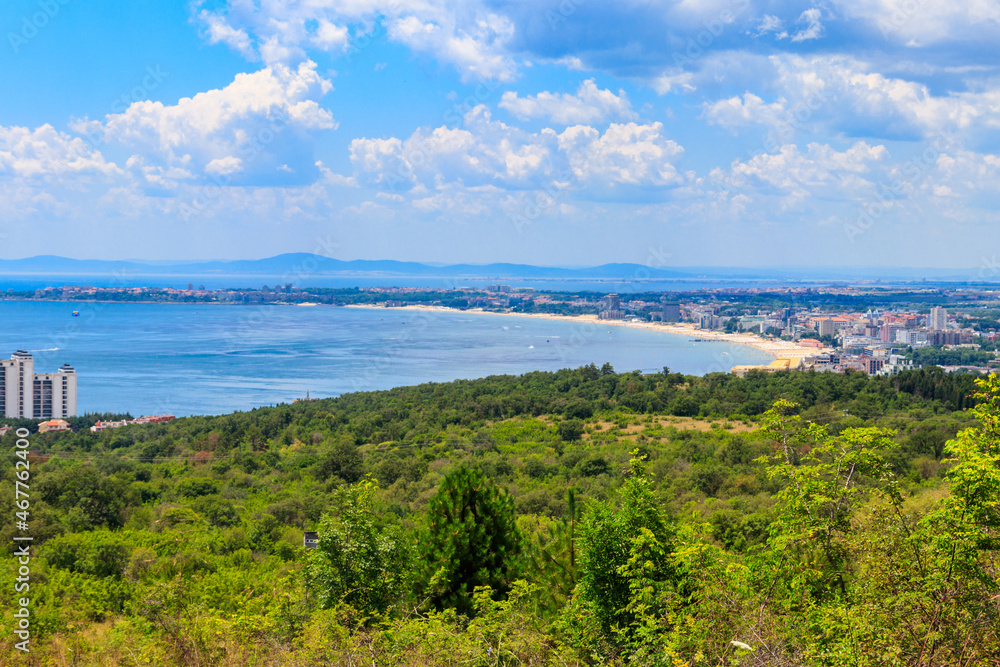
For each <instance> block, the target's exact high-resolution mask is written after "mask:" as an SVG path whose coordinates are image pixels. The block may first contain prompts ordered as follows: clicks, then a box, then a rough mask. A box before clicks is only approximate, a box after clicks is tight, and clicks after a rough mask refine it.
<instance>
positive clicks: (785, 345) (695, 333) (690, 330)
mask: <svg viewBox="0 0 1000 667" xmlns="http://www.w3.org/2000/svg"><path fill="white" fill-rule="evenodd" d="M347 308H377V309H379V310H385V307H384V306H378V305H374V304H355V305H349V306H347ZM389 310H422V311H425V312H432V313H473V314H476V315H503V316H505V317H506V316H510V317H533V318H535V319H540V320H561V321H563V322H585V323H591V324H601V325H605V324H607V325H608V326H616V327H633V328H636V329H647V330H649V331H659V332H661V333H669V334H674V335H679V336H690V337H692V338H701V339H704V340H718V341H722V342H725V343H732V344H733V345H746V346H747V347H753V348H756V349H758V350H761V351H762V352H767V353H768V354H771V355H774V356H775V357H788V358H799V357H811V356H814V355H816V354H819V353H820V352H823V351H824V350H823V349H819V348H815V347H805V346H802V345H799V344H798V343H795V342H793V341H787V340H770V339H766V338H760V337H759V336H755V335H754V334H749V333H738V334H737V333H733V334H730V333H724V332H722V331H709V330H707V329H698V328H697V327H695V326H694V325H693V324H657V323H655V322H626V321H624V320H602V319H599V318H598V317H597V315H550V314H547V313H495V312H493V311H489V310H482V309H481V308H469V309H468V310H458V309H457V308H446V307H444V306H421V305H408V306H399V307H398V308H391V309H389Z"/></svg>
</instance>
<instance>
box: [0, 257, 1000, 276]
mask: <svg viewBox="0 0 1000 667" xmlns="http://www.w3.org/2000/svg"><path fill="white" fill-rule="evenodd" d="M112 273H124V274H127V275H130V276H142V275H147V276H188V277H191V278H192V279H194V278H198V277H208V276H220V277H221V276H269V277H275V276H277V277H281V276H287V277H288V279H289V281H290V282H301V280H297V278H298V277H300V276H301V277H304V278H307V277H309V276H345V277H346V276H410V277H428V278H478V279H496V280H518V279H543V280H581V279H593V280H619V281H645V280H706V279H709V280H711V279H720V280H748V279H753V280H791V281H799V280H803V281H831V280H834V281H835V280H843V281H858V280H876V279H882V280H896V281H899V280H921V279H929V280H936V281H962V282H984V281H986V282H995V281H997V280H998V278H1000V276H998V277H993V276H985V277H984V276H982V275H981V273H982V272H980V271H976V270H975V269H968V270H963V269H919V268H875V267H841V268H837V267H775V268H739V267H716V266H704V267H673V268H669V267H648V266H643V265H641V264H621V263H619V264H602V265H600V266H594V267H589V268H563V267H548V266H531V265H527V264H505V263H500V264H452V265H445V266H436V265H431V264H422V263H419V262H399V261H395V260H351V261H344V260H339V259H333V258H331V257H324V256H322V255H312V254H308V253H288V254H284V255H277V256H275V257H268V258H266V259H250V260H235V261H196V262H190V261H186V262H182V261H177V262H162V261H161V262H144V261H141V260H131V261H106V260H82V259H69V258H66V257H57V256H55V255H39V256H37V257H29V258H26V259H4V260H0V275H80V276H85V275H108V274H112Z"/></svg>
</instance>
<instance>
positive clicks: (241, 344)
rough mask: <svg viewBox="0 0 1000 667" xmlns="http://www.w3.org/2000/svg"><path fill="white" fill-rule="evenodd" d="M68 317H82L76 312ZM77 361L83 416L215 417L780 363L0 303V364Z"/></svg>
mask: <svg viewBox="0 0 1000 667" xmlns="http://www.w3.org/2000/svg"><path fill="white" fill-rule="evenodd" d="M73 311H78V315H77V316H74V315H73ZM19 349H24V350H28V351H29V352H31V353H32V354H33V355H34V357H35V372H36V373H45V372H54V371H55V370H57V369H58V368H59V366H61V365H62V364H70V365H71V366H73V367H74V368H75V369H76V371H77V374H78V389H77V403H78V413H79V414H84V413H93V412H118V413H124V412H128V413H131V414H132V416H133V417H138V416H140V415H150V414H173V415H176V416H187V415H214V414H224V413H230V412H234V411H243V410H249V409H252V408H255V407H260V406H269V405H276V404H281V403H290V402H292V401H293V400H295V399H297V398H305V397H306V396H308V397H311V398H324V397H332V396H338V395H340V394H343V393H347V392H356V391H370V390H377V389H389V388H392V387H397V386H404V385H416V384H421V383H425V382H448V381H451V380H456V379H471V378H480V377H485V376H489V375H501V374H521V373H525V372H528V371H536V370H541V371H554V370H558V369H561V368H576V367H579V366H583V365H586V364H591V363H593V364H596V365H598V366H601V365H603V364H605V363H610V364H611V365H612V366H614V368H615V370H617V371H633V370H640V371H643V372H655V371H660V370H662V369H663V368H664V367H669V368H670V369H671V371H679V372H682V373H687V374H694V375H703V374H706V373H711V372H719V371H722V372H725V371H728V370H729V369H730V368H731V367H732V366H733V365H736V364H762V363H767V362H769V361H771V360H772V359H773V356H772V355H770V354H767V353H766V352H763V351H760V350H756V349H754V348H750V347H746V346H742V345H733V344H730V343H725V342H718V341H697V340H694V339H693V338H692V337H690V336H684V335H676V334H667V333H662V332H657V331H648V330H644V329H637V328H630V327H622V326H609V325H607V324H601V323H599V322H597V323H583V322H570V321H560V320H545V319H540V318H531V317H521V316H516V315H496V314H480V313H464V312H460V311H456V312H427V311H416V310H403V309H393V308H385V309H383V308H344V307H334V306H312V307H308V306H278V305H251V306H246V305H200V304H113V303H71V302H41V301H39V302H33V301H0V357H4V358H6V357H7V356H8V355H9V354H11V353H13V352H14V351H15V350H19Z"/></svg>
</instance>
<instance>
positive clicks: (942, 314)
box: [927, 306, 948, 331]
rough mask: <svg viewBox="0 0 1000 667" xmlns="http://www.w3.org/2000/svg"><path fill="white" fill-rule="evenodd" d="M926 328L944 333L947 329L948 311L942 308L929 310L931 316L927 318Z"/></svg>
mask: <svg viewBox="0 0 1000 667" xmlns="http://www.w3.org/2000/svg"><path fill="white" fill-rule="evenodd" d="M927 328H928V329H932V330H935V331H944V330H945V329H947V328H948V311H947V310H945V309H944V308H939V307H936V306H935V307H934V308H931V314H930V315H928V316H927Z"/></svg>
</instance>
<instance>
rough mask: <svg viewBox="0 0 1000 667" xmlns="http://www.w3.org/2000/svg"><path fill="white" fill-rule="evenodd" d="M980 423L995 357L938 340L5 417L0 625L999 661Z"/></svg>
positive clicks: (543, 653)
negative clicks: (19, 592)
mask: <svg viewBox="0 0 1000 667" xmlns="http://www.w3.org/2000/svg"><path fill="white" fill-rule="evenodd" d="M977 383H978V384H977ZM998 428H1000V380H998V379H997V378H995V377H989V378H988V379H977V378H976V377H975V376H972V375H949V374H946V373H944V372H942V371H941V369H939V368H933V367H932V368H927V369H920V370H915V371H910V372H906V373H903V374H901V375H898V376H896V377H880V378H869V377H867V376H865V375H863V374H859V373H848V374H844V375H837V374H831V373H788V372H783V373H774V374H767V373H760V372H752V373H750V374H749V375H748V376H747V377H746V378H743V379H741V378H737V377H735V376H733V375H728V374H711V375H708V376H705V377H692V376H685V375H681V374H679V373H672V372H670V371H669V369H663V371H662V372H660V373H655V374H651V375H642V374H640V373H638V372H635V373H616V372H615V371H614V370H613V369H612V368H611V367H610V366H608V365H605V366H604V367H602V368H598V367H596V366H593V365H591V366H587V367H582V368H579V369H576V370H563V371H559V372H555V373H529V374H526V375H523V376H517V377H514V376H495V377H489V378H484V379H482V380H474V381H458V382H453V383H447V384H425V385H420V386H416V387H402V388H398V389H393V390H390V391H381V392H369V393H355V394H348V395H344V396H342V397H340V398H337V399H329V400H317V401H308V402H302V403H296V404H293V405H283V406H278V407H275V408H265V409H259V410H255V411H252V412H248V413H236V414H232V415H224V416H219V417H193V418H186V419H179V420H177V421H175V422H170V423H167V424H150V425H144V426H127V427H124V428H120V429H114V430H109V431H106V432H104V433H101V434H92V433H90V432H89V431H86V430H84V431H82V432H79V433H52V434H37V433H36V434H34V435H32V436H31V443H32V444H31V448H30V452H31V454H30V456H27V457H26V458H24V457H18V456H17V455H16V454H15V452H16V449H15V447H14V434H13V433H10V434H8V435H7V436H5V437H4V439H3V443H2V444H3V445H4V446H5V451H6V452H7V456H4V457H2V458H0V475H2V477H3V481H2V483H0V502H2V503H3V506H4V507H7V508H9V511H10V512H13V511H14V509H13V508H14V480H15V479H16V478H17V475H18V474H19V473H23V472H24V471H25V470H28V472H30V488H31V502H30V516H28V517H27V520H28V522H29V524H30V526H31V527H30V531H29V533H30V534H31V535H32V536H34V538H35V541H34V542H33V544H32V549H33V559H32V561H31V580H30V586H31V588H30V592H29V594H30V597H31V609H32V614H33V615H32V617H31V622H32V625H31V628H32V640H31V641H32V643H31V649H32V651H31V653H30V654H29V655H27V656H21V655H19V652H17V651H16V650H15V649H14V648H13V646H14V643H15V642H16V641H18V639H17V638H16V636H15V635H14V634H13V627H12V625H11V624H4V625H3V626H0V650H2V651H3V652H4V653H3V654H4V655H6V656H13V657H12V658H11V660H10V662H11V664H20V663H24V664H40V665H48V664H75V665H150V664H154V665H235V664H240V665H279V664H296V665H326V664H362V663H363V664H365V665H372V664H374V665H465V664H474V665H528V664H531V665H544V664H553V665H570V664H572V665H585V664H594V665H597V664H604V665H625V664H636V665H669V666H670V667H676V666H679V665H737V664H742V665H751V664H756V665H765V664H766V665H852V666H853V665H858V666H872V667H874V666H875V665H880V666H881V665H899V666H903V665H907V666H909V665H921V666H923V667H930V666H932V665H934V666H939V665H974V666H986V665H995V664H997V663H998V661H1000V632H998V628H1000V607H998V604H997V600H998V599H1000V590H998V588H1000V584H998V572H997V569H996V568H997V566H996V563H997V556H998V555H1000V554H998V553H997V552H998V550H1000V539H998V535H1000V518H998V516H1000V515H998V505H997V503H998V498H1000V440H998V436H997V435H996V434H997V432H998ZM19 464H20V465H19ZM22 477H23V475H22ZM305 530H316V531H317V532H318V534H319V546H318V548H316V549H310V550H307V549H304V548H303V546H302V545H303V531H305ZM0 533H2V538H3V539H5V540H6V541H7V542H8V544H9V543H11V538H12V536H14V535H18V534H21V533H20V531H18V529H17V528H16V526H15V525H14V523H13V520H12V521H7V522H4V523H3V525H2V527H0ZM6 558H7V563H6V564H5V566H4V567H3V569H2V570H0V572H2V575H0V579H2V582H0V588H2V589H3V590H5V591H7V592H8V593H7V594H6V595H4V596H0V601H2V602H0V605H3V606H4V613H5V614H6V615H7V618H11V616H10V614H11V613H12V612H13V610H12V609H11V605H12V603H13V598H14V592H13V591H14V585H15V577H16V574H15V572H16V569H15V561H14V559H13V558H12V557H11V556H10V555H9V552H8V556H7V557H6ZM19 661H20V662H19Z"/></svg>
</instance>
